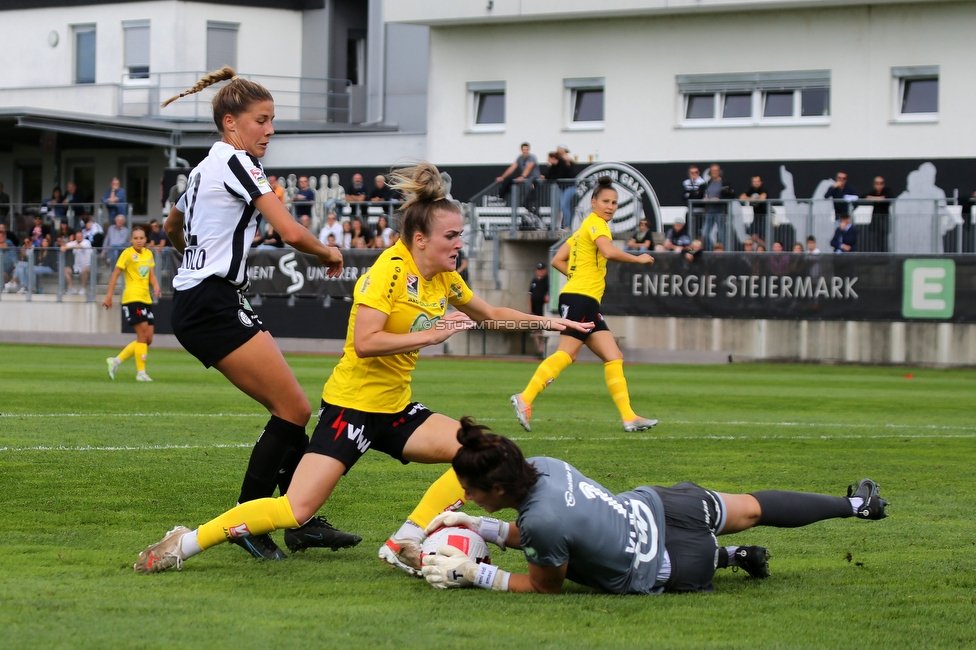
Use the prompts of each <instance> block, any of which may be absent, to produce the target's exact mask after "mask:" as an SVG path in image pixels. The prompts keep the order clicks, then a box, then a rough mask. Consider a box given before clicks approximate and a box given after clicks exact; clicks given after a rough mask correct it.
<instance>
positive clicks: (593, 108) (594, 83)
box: [564, 77, 604, 129]
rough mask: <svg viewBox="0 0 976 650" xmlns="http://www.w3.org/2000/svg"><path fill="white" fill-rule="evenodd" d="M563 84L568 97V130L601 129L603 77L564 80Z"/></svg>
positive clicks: (602, 117)
mask: <svg viewBox="0 0 976 650" xmlns="http://www.w3.org/2000/svg"><path fill="white" fill-rule="evenodd" d="M564 84H565V86H566V90H567V93H568V96H569V119H568V122H569V128H571V129H602V128H603V120H604V111H603V103H604V102H603V95H604V79H603V77H587V78H582V79H566V80H565V81H564Z"/></svg>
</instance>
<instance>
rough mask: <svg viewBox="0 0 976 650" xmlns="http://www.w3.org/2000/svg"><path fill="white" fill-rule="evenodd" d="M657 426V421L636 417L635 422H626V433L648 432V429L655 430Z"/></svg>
mask: <svg viewBox="0 0 976 650" xmlns="http://www.w3.org/2000/svg"><path fill="white" fill-rule="evenodd" d="M656 424H657V420H652V419H650V418H642V417H636V418H634V419H633V420H624V431H628V432H633V431H647V430H648V429H653V428H654V425H656Z"/></svg>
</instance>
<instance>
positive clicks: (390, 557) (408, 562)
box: [379, 537, 424, 578]
mask: <svg viewBox="0 0 976 650" xmlns="http://www.w3.org/2000/svg"><path fill="white" fill-rule="evenodd" d="M379 558H380V560H382V561H383V562H386V563H387V564H389V565H390V566H394V567H396V568H398V569H400V570H401V571H403V572H404V573H406V574H407V575H409V576H413V577H415V578H423V577H424V574H423V573H421V564H420V543H419V542H417V541H416V540H412V539H401V540H397V539H394V538H393V537H391V538H390V539H388V540H386V544H383V546H381V547H380V552H379Z"/></svg>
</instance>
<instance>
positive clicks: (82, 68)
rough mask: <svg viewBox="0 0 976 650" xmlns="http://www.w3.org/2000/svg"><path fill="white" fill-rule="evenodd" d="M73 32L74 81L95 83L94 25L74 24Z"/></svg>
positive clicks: (77, 82)
mask: <svg viewBox="0 0 976 650" xmlns="http://www.w3.org/2000/svg"><path fill="white" fill-rule="evenodd" d="M74 33H75V83H76V84H93V83H95V26H94V25H76V26H75V27H74Z"/></svg>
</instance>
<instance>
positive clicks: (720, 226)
mask: <svg viewBox="0 0 976 650" xmlns="http://www.w3.org/2000/svg"><path fill="white" fill-rule="evenodd" d="M733 198H735V192H734V191H733V190H732V188H731V187H729V186H728V185H726V184H725V181H724V179H723V178H722V168H721V167H720V166H719V165H712V166H711V167H709V172H708V185H705V186H704V191H703V196H702V200H703V201H708V202H709V203H707V204H706V205H705V225H704V226H703V227H702V232H701V239H702V242H704V243H705V250H711V249H712V245H713V244H714V243H715V242H716V241H720V242H722V244H723V245H726V244H727V243H728V242H726V241H725V222H726V215H727V214H728V204H727V203H724V202H722V201H726V200H728V199H733ZM714 229H717V230H718V232H717V234H715V235H713V234H712V230H714Z"/></svg>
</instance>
